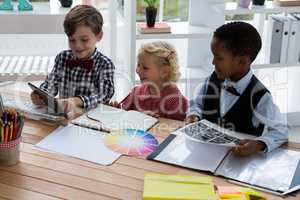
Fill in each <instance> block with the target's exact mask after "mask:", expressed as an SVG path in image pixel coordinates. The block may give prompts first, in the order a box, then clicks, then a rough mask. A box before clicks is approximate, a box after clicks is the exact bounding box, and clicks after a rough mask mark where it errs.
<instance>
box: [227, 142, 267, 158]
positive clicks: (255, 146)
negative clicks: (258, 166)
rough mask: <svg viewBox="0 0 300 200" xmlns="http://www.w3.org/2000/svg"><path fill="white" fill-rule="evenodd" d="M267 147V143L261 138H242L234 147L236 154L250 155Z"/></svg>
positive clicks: (233, 150)
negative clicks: (260, 139)
mask: <svg viewBox="0 0 300 200" xmlns="http://www.w3.org/2000/svg"><path fill="white" fill-rule="evenodd" d="M265 148H267V146H266V144H265V143H264V142H262V141H259V140H241V142H240V144H239V145H237V146H235V147H233V148H232V152H233V154H234V155H236V156H248V155H250V154H254V153H256V152H258V151H263V150H264V149H265Z"/></svg>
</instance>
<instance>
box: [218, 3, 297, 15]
mask: <svg viewBox="0 0 300 200" xmlns="http://www.w3.org/2000/svg"><path fill="white" fill-rule="evenodd" d="M299 11H300V6H285V7H283V6H278V5H276V3H275V2H273V1H266V2H265V5H264V6H252V5H250V6H249V8H240V7H238V5H237V3H236V2H230V3H226V4H225V11H224V14H225V15H239V14H240V15H245V14H255V13H261V14H263V13H282V12H288V13H291V12H299Z"/></svg>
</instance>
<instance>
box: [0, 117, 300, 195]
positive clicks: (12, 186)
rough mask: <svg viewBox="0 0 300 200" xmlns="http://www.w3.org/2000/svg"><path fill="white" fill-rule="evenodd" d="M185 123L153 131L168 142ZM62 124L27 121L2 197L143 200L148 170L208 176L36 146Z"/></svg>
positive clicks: (0, 173) (3, 174)
mask: <svg viewBox="0 0 300 200" xmlns="http://www.w3.org/2000/svg"><path fill="white" fill-rule="evenodd" d="M180 125H181V123H180V122H178V121H174V120H166V119H161V120H160V123H159V124H157V125H156V126H155V127H154V128H152V129H151V131H152V132H153V133H155V135H156V136H157V138H158V139H159V140H160V141H162V140H163V139H164V138H165V137H166V136H167V135H168V133H169V131H170V130H174V129H176V128H178V127H179V126H180ZM56 127H57V126H56V125H53V124H47V123H41V122H37V121H33V120H26V122H25V127H24V130H23V134H22V135H23V143H22V144H21V148H20V149H21V154H20V162H19V164H17V165H15V166H12V167H0V200H2V199H21V200H27V199H28V200H35V199H38V200H44V199H82V200H93V199H101V200H109V199H124V200H141V199H142V193H143V184H144V174H145V173H147V172H156V173H168V174H182V175H208V174H205V173H201V172H197V171H192V170H187V169H184V168H180V167H176V166H171V165H167V164H163V163H158V162H154V161H149V160H145V158H142V157H140V158H136V157H127V156H121V158H120V159H118V160H117V161H116V162H115V163H114V164H112V165H110V166H101V165H97V164H93V163H90V162H86V161H82V160H79V159H76V158H71V157H68V156H63V155H58V154H52V153H46V152H41V151H38V150H34V149H32V147H33V144H36V143H37V142H39V141H40V140H41V139H42V138H44V137H45V136H47V135H48V134H49V133H50V132H51V131H53V130H54V129H55V128H56ZM83 148H85V147H83ZM293 148H299V146H297V145H295V146H294V147H293ZM95 153H96V152H95ZM97 153H101V152H97ZM214 181H215V183H216V184H217V185H230V183H228V182H227V181H226V180H224V179H222V178H219V177H214ZM266 196H267V197H268V199H271V200H278V199H282V198H280V197H277V196H273V195H269V194H266ZM299 198H300V193H299V192H298V193H297V196H289V197H288V198H286V199H288V200H296V199H297V200H299Z"/></svg>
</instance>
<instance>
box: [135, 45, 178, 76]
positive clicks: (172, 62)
mask: <svg viewBox="0 0 300 200" xmlns="http://www.w3.org/2000/svg"><path fill="white" fill-rule="evenodd" d="M144 53H148V54H151V55H154V56H155V57H157V58H158V61H157V65H158V67H162V66H170V68H171V71H170V72H171V73H170V76H169V80H167V81H171V82H177V81H178V79H179V77H180V72H179V64H178V55H177V52H176V49H175V47H174V46H173V45H172V44H170V43H168V42H164V41H156V42H151V43H146V44H143V45H142V46H141V48H140V49H139V53H138V56H140V55H141V54H144Z"/></svg>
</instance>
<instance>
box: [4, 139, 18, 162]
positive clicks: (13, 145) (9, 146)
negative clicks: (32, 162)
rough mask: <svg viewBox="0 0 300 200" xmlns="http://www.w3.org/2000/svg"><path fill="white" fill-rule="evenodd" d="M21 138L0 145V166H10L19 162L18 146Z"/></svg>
mask: <svg viewBox="0 0 300 200" xmlns="http://www.w3.org/2000/svg"><path fill="white" fill-rule="evenodd" d="M20 142H21V137H19V138H17V139H15V140H12V141H10V142H2V143H0V165H1V166H11V165H15V164H17V163H18V162H19V157H20V151H19V146H20Z"/></svg>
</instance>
